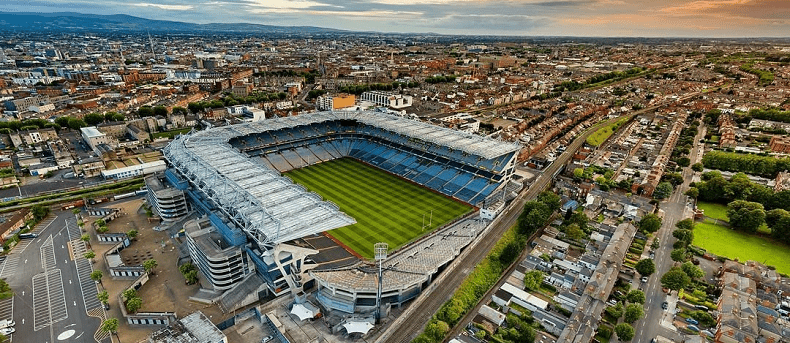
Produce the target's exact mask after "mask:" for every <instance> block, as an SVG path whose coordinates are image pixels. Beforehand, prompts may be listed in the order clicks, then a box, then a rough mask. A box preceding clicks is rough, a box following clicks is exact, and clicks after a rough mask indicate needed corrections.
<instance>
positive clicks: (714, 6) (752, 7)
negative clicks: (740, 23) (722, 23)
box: [660, 0, 790, 19]
mask: <svg viewBox="0 0 790 343" xmlns="http://www.w3.org/2000/svg"><path fill="white" fill-rule="evenodd" d="M660 12H662V13H666V14H668V15H672V16H695V15H703V16H727V17H746V18H754V19H783V18H787V17H790V1H787V0H723V1H722V0H696V1H691V2H688V3H686V4H683V5H679V6H670V7H665V8H662V9H661V10H660Z"/></svg>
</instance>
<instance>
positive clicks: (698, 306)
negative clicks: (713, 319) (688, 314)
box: [694, 305, 708, 312]
mask: <svg viewBox="0 0 790 343" xmlns="http://www.w3.org/2000/svg"><path fill="white" fill-rule="evenodd" d="M694 308H696V309H698V310H700V311H705V312H707V311H708V307H707V306H704V305H694Z"/></svg>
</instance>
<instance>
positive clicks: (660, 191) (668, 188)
mask: <svg viewBox="0 0 790 343" xmlns="http://www.w3.org/2000/svg"><path fill="white" fill-rule="evenodd" d="M672 191H674V188H672V184H671V183H669V182H666V181H664V182H661V183H659V184H658V186H656V190H655V191H653V198H655V199H666V198H669V196H670V195H672Z"/></svg>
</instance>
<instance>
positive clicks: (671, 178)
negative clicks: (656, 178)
mask: <svg viewBox="0 0 790 343" xmlns="http://www.w3.org/2000/svg"><path fill="white" fill-rule="evenodd" d="M662 179H663V180H664V181H666V182H669V183H671V184H672V185H673V186H677V185H680V184H682V183H683V175H682V174H680V173H666V174H664V176H662Z"/></svg>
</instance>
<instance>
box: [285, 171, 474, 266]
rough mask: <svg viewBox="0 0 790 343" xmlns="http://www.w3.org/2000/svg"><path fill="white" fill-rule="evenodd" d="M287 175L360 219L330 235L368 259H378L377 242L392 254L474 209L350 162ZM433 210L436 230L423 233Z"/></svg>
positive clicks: (291, 172)
mask: <svg viewBox="0 0 790 343" xmlns="http://www.w3.org/2000/svg"><path fill="white" fill-rule="evenodd" d="M286 175H287V176H288V177H290V178H291V179H292V180H294V182H296V183H299V184H301V185H304V186H305V187H307V188H308V189H309V190H311V191H313V192H316V193H318V194H320V195H321V196H322V197H324V199H327V200H330V201H332V202H334V203H335V204H337V205H338V206H339V207H340V210H341V211H343V212H345V213H346V214H348V215H350V216H351V217H353V218H354V219H356V221H357V223H356V224H354V225H350V226H346V227H342V228H339V229H335V230H332V231H330V232H329V233H330V234H332V236H334V237H335V238H337V239H338V240H340V241H341V242H343V244H345V245H347V246H348V247H350V248H352V249H354V251H356V252H357V253H359V254H360V255H362V256H364V257H366V258H373V244H375V243H378V242H385V243H388V244H389V248H390V250H393V249H397V248H398V247H400V246H402V245H403V244H405V243H408V242H410V241H412V240H413V239H414V238H417V237H419V236H422V235H424V234H427V233H429V232H430V231H432V230H433V229H435V228H437V227H439V226H441V225H442V224H444V223H446V222H448V221H450V220H452V219H455V218H457V217H458V216H460V215H462V214H464V213H466V212H467V211H469V210H470V209H471V207H470V206H469V205H466V204H463V203H460V202H457V201H454V200H452V199H449V198H447V197H445V196H443V195H441V194H438V193H434V192H432V191H431V190H429V189H426V188H423V187H420V186H417V185H415V184H412V183H410V182H407V181H404V180H402V179H400V178H398V177H395V176H393V175H390V174H388V173H386V172H384V171H382V170H379V169H376V168H373V167H370V166H368V165H365V164H362V163H360V162H357V161H355V160H352V159H349V158H343V159H338V160H334V161H329V162H324V163H319V164H316V165H312V166H309V167H306V168H302V169H297V170H292V171H290V172H287V173H286ZM431 210H433V225H432V227H431V228H426V229H425V231H423V229H422V222H423V215H425V221H426V224H427V223H428V218H429V217H430V212H431Z"/></svg>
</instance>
